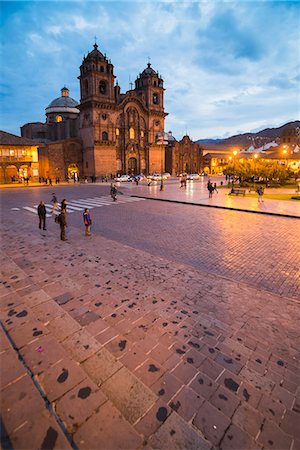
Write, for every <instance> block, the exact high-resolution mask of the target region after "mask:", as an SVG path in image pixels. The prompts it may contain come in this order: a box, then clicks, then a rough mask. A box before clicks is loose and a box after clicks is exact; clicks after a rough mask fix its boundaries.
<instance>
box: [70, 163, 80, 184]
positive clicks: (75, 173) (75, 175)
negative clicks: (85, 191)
mask: <svg viewBox="0 0 300 450" xmlns="http://www.w3.org/2000/svg"><path fill="white" fill-rule="evenodd" d="M68 177H69V178H71V179H72V180H74V181H77V180H79V168H78V166H77V164H69V167H68Z"/></svg>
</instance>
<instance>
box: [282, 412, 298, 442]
mask: <svg viewBox="0 0 300 450" xmlns="http://www.w3.org/2000/svg"><path fill="white" fill-rule="evenodd" d="M299 423H300V409H298V408H297V409H296V408H293V411H289V410H287V411H286V412H285V415H284V417H283V419H282V420H281V423H280V428H281V429H282V430H283V431H284V432H285V433H287V434H289V435H290V436H293V437H295V438H296V439H299V440H300V427H299Z"/></svg>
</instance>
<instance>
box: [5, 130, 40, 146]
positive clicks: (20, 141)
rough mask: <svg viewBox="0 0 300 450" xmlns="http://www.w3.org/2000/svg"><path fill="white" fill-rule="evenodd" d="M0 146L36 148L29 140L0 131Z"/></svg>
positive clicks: (34, 143)
mask: <svg viewBox="0 0 300 450" xmlns="http://www.w3.org/2000/svg"><path fill="white" fill-rule="evenodd" d="M0 145H20V146H21V145H23V146H24V145H26V146H28V145H31V146H36V145H37V144H36V142H34V141H32V140H31V139H27V138H24V137H20V136H16V135H15V134H11V133H6V131H2V130H0Z"/></svg>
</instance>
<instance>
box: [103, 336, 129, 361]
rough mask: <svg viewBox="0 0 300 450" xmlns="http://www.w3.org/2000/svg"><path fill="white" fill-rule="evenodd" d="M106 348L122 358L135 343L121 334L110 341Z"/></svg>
mask: <svg viewBox="0 0 300 450" xmlns="http://www.w3.org/2000/svg"><path fill="white" fill-rule="evenodd" d="M105 348H106V349H107V350H108V351H109V352H111V353H112V354H113V355H114V356H115V357H116V358H121V357H122V356H123V355H125V354H126V353H127V352H129V351H130V349H132V348H133V344H132V343H131V342H130V341H128V339H125V338H124V336H121V335H119V336H117V337H116V338H115V339H113V340H112V341H110V342H108V344H106V345H105Z"/></svg>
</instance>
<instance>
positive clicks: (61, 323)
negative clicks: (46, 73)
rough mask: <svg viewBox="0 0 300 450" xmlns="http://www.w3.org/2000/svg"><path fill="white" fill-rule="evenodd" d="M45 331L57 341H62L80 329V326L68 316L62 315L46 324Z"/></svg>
mask: <svg viewBox="0 0 300 450" xmlns="http://www.w3.org/2000/svg"><path fill="white" fill-rule="evenodd" d="M47 329H48V330H49V331H50V332H51V334H52V335H53V336H54V337H55V338H56V339H57V340H58V341H63V340H64V339H66V338H67V337H69V336H70V335H72V334H74V333H76V332H77V331H79V330H80V329H81V326H80V325H79V324H78V323H77V322H76V320H74V319H72V317H70V316H69V314H62V315H61V316H58V317H55V318H54V319H53V320H51V321H49V323H47Z"/></svg>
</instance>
